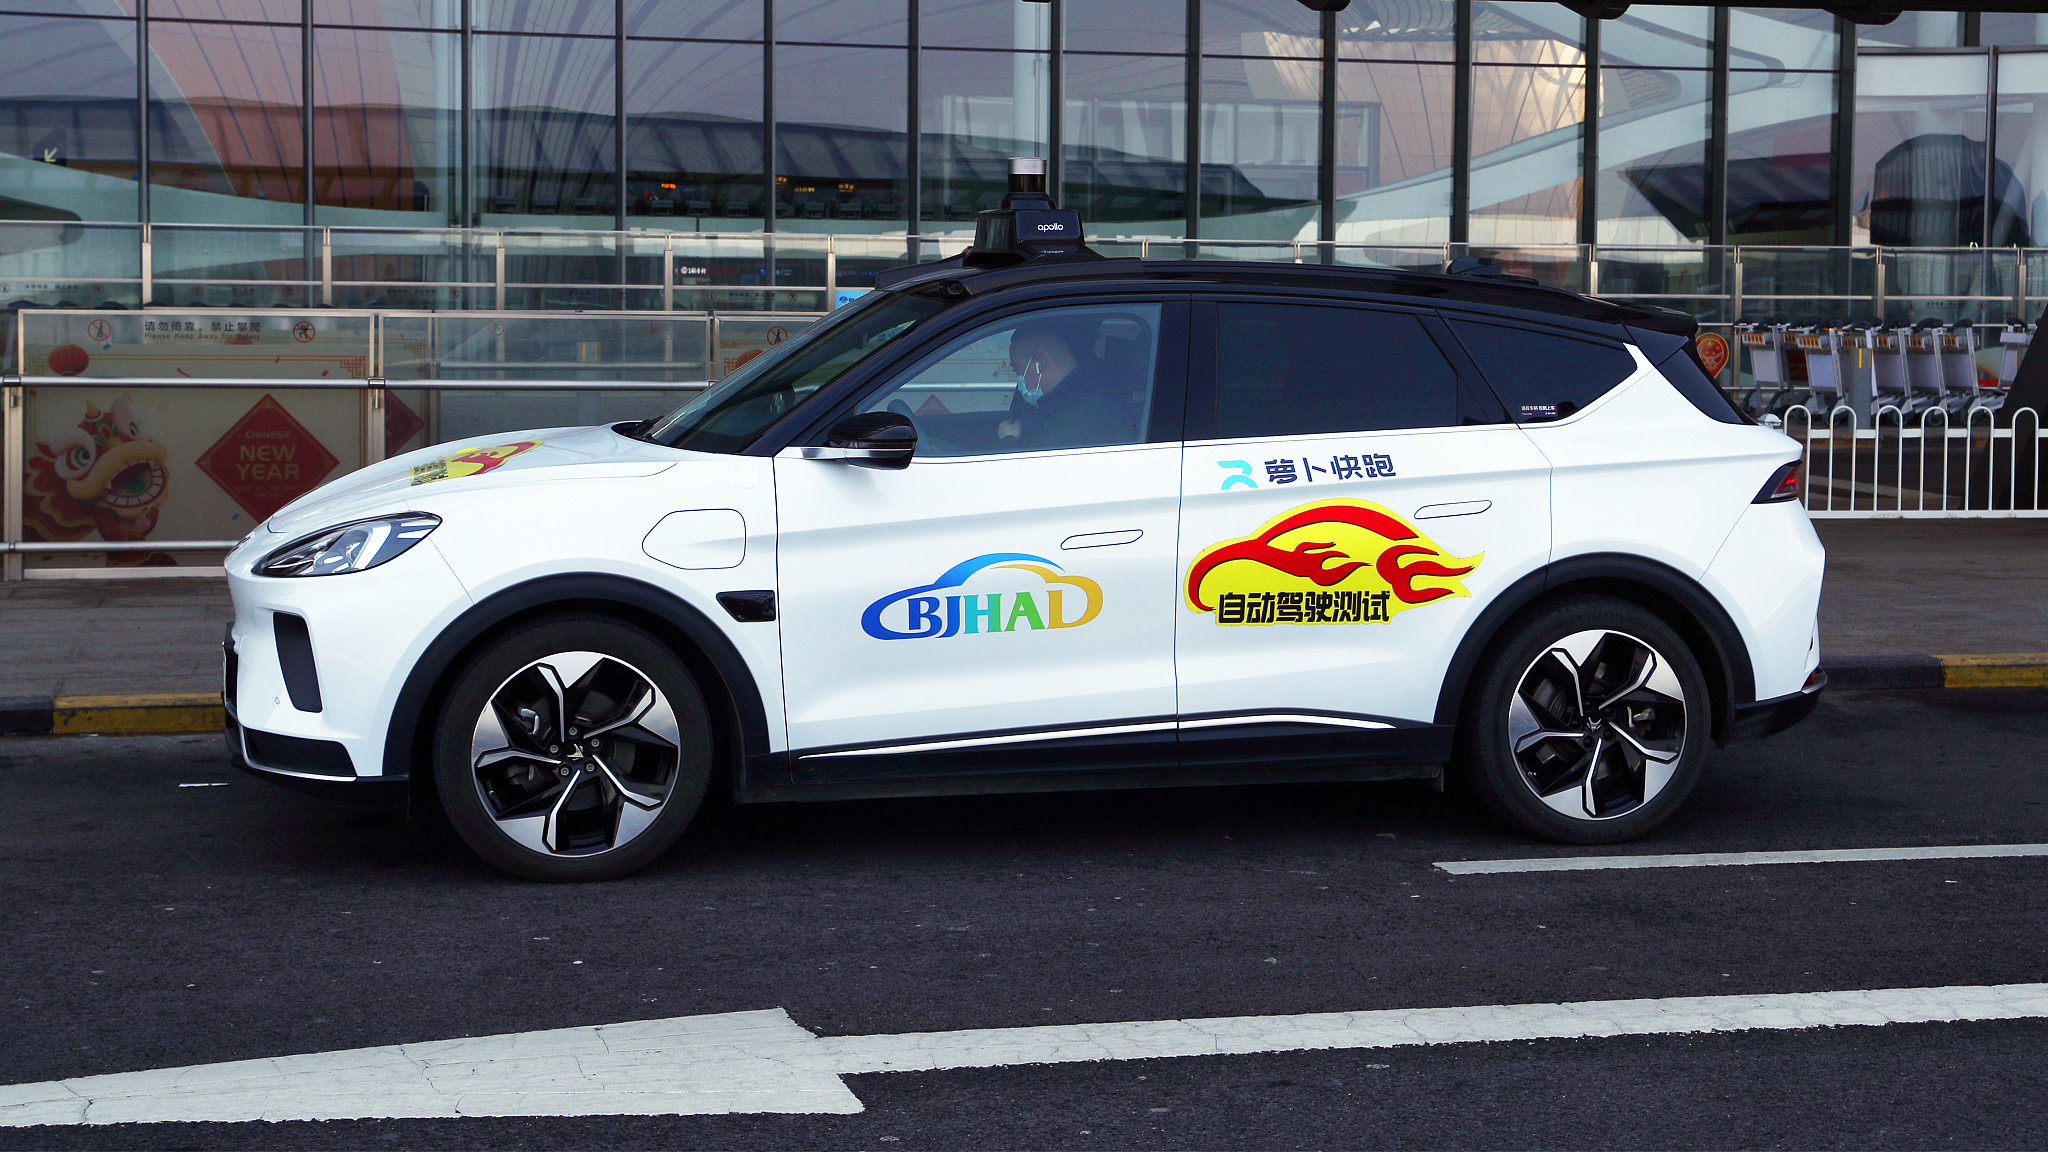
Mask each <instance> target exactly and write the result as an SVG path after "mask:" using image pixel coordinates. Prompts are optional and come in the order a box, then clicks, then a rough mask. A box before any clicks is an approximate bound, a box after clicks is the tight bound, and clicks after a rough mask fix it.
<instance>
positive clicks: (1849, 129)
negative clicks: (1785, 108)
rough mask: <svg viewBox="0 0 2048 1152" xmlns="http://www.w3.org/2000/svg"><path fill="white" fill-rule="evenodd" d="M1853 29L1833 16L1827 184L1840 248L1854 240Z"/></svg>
mask: <svg viewBox="0 0 2048 1152" xmlns="http://www.w3.org/2000/svg"><path fill="white" fill-rule="evenodd" d="M1856 30H1857V28H1856V25H1854V24H1851V23H1849V22H1848V21H1847V20H1844V19H1841V18H1840V17H1836V19H1835V36H1836V40H1837V46H1836V49H1835V120H1834V128H1833V132H1832V137H1833V139H1832V141H1831V144H1832V145H1833V150H1834V156H1833V157H1832V159H1833V162H1834V166H1833V167H1832V168H1831V169H1830V170H1829V172H1828V187H1829V191H1830V192H1831V193H1832V194H1833V195H1832V199H1833V201H1834V217H1835V219H1834V225H1835V243H1836V244H1838V245H1841V246H1843V247H1847V246H1849V245H1850V244H1853V243H1855V242H1856V233H1855V226H1856V222H1855V207H1856V206H1855V205H1854V204H1853V203H1851V202H1850V197H1851V196H1852V195H1854V194H1855V190H1856V186H1855V183H1854V181H1855V177H1856V171H1855V159H1856V151H1855V141H1856Z"/></svg>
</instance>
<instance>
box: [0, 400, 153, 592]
mask: <svg viewBox="0 0 2048 1152" xmlns="http://www.w3.org/2000/svg"><path fill="white" fill-rule="evenodd" d="M165 460H166V453H165V452H164V446H163V445H162V444H161V443H159V442H158V441H156V440H154V439H151V438H150V435H149V432H148V430H147V429H145V428H144V427H143V426H142V425H141V424H139V423H137V422H136V420H135V415H134V413H133V412H132V411H131V410H130V409H129V406H128V401H127V400H125V399H122V400H116V401H115V402H114V407H113V408H112V409H111V410H110V411H106V412H102V411H100V409H99V407H98V406H97V405H95V404H92V403H90V402H88V403H87V404H86V406H85V419H83V420H81V421H79V422H78V426H77V427H76V428H70V429H66V430H65V431H63V432H61V433H59V434H57V435H56V436H53V437H51V438H50V439H48V440H38V441H36V450H35V455H33V456H31V457H30V458H29V460H28V490H27V493H26V497H27V498H26V501H25V503H26V507H24V508H23V509H22V528H23V529H24V531H23V535H24V537H25V538H26V539H28V540H33V541H51V542H55V541H70V540H83V539H85V538H86V537H88V536H90V535H91V534H92V533H94V532H98V533H99V535H100V539H102V540H107V541H127V540H143V539H147V538H148V536H149V534H150V533H151V532H152V531H154V530H155V529H156V518H157V509H158V508H159V507H161V506H162V504H163V502H164V496H165V495H166V494H167V493H168V492H169V491H170V481H171V474H170V469H169V468H168V467H167V466H166V464H165ZM107 564H108V565H109V566H110V567H142V566H149V567H166V566H175V565H176V564H177V561H176V560H174V559H172V558H171V557H169V556H167V555H165V554H163V553H161V552H110V553H108V554H107Z"/></svg>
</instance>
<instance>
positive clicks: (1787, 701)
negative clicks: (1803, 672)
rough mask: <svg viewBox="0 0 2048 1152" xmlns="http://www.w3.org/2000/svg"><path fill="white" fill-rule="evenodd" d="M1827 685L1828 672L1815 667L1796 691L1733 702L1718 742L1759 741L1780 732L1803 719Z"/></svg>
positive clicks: (1816, 702)
mask: <svg viewBox="0 0 2048 1152" xmlns="http://www.w3.org/2000/svg"><path fill="white" fill-rule="evenodd" d="M1827 686H1828V674H1827V673H1826V672H1823V671H1821V670H1820V669H1818V668H1816V669H1814V670H1813V675H1812V676H1810V677H1808V678H1807V681H1806V685H1805V686H1804V687H1802V688H1801V689H1800V690H1799V691H1797V692H1794V693H1792V694H1790V695H1787V696H1774V697H1772V698H1771V699H1769V700H1757V701H1754V702H1752V703H1749V704H1737V705H1736V706H1735V707H1734V708H1733V709H1731V710H1730V714H1729V717H1728V723H1727V725H1726V727H1724V728H1723V729H1722V731H1721V742H1722V743H1724V744H1732V743H1734V742H1736V741H1738V740H1761V739H1763V738H1764V737H1766V736H1775V735H1777V734H1778V733H1780V732H1783V731H1784V730H1785V729H1787V728H1790V727H1791V726H1793V725H1794V724H1797V723H1799V722H1800V721H1801V720H1804V719H1806V717H1807V715H1808V714H1809V713H1811V712H1812V711H1813V710H1814V708H1815V706H1817V705H1818V704H1819V703H1820V694H1821V692H1822V690H1823V689H1825V688H1826V687H1827Z"/></svg>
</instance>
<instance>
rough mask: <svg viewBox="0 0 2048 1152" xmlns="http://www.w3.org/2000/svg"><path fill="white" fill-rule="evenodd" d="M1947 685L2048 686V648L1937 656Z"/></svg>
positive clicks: (1943, 684)
mask: <svg viewBox="0 0 2048 1152" xmlns="http://www.w3.org/2000/svg"><path fill="white" fill-rule="evenodd" d="M1935 659H1936V660H1939V661H1941V675H1942V687H1944V688H2048V652H2011V653H1998V654H1994V655H1970V656H1936V657H1935Z"/></svg>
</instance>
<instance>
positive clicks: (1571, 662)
mask: <svg viewBox="0 0 2048 1152" xmlns="http://www.w3.org/2000/svg"><path fill="white" fill-rule="evenodd" d="M1685 727H1686V699H1685V689H1684V687H1683V685H1681V683H1680V682H1679V679H1678V676H1677V674H1676V673H1675V671H1674V670H1673V668H1672V666H1671V663H1670V661H1668V660H1667V659H1665V658H1664V656H1663V655H1662V654H1660V653H1659V652H1658V651H1657V650H1656V649H1655V648H1653V647H1651V646H1650V645H1649V644H1647V643H1645V642H1644V641H1642V640H1640V639H1637V638H1636V637H1634V636H1631V635H1629V634H1627V633H1625V632H1616V631H1609V630H1605V629H1591V630H1587V631H1582V632H1574V633H1572V634H1571V635H1569V636H1566V637H1564V638H1563V639H1561V640H1558V641H1557V642H1555V643H1554V644H1551V645H1550V646H1549V647H1548V648H1547V649H1546V650H1545V651H1544V652H1543V653H1542V655H1540V656H1538V657H1536V659H1535V660H1534V661H1532V662H1531V663H1530V665H1529V667H1528V668H1527V669H1526V670H1524V671H1523V673H1522V678H1521V681H1520V683H1519V684H1517V685H1516V688H1515V695H1514V699H1513V701H1512V702H1511V703H1510V705H1509V709H1508V732H1507V737H1508V742H1509V745H1508V746H1509V752H1510V754H1511V755H1512V757H1513V760H1514V763H1515V765H1516V767H1517V768H1518V769H1519V770H1520V773H1521V777H1522V782H1523V784H1525V785H1526V786H1527V787H1528V788H1529V790H1530V791H1531V792H1533V793H1535V795H1536V797H1537V799H1539V800H1541V801H1542V802H1543V803H1544V804H1545V805H1547V806H1548V807H1550V808H1551V809H1553V810H1554V811H1556V812H1558V813H1560V814H1562V815H1565V816H1568V817H1571V818H1572V819H1574V820H1612V819H1614V818H1616V817H1619V816H1623V815H1626V814H1627V813H1630V812H1633V811H1635V810H1637V809H1639V808H1641V807H1642V806H1643V805H1645V804H1647V803H1649V802H1650V801H1651V800H1653V799H1655V798H1656V797H1657V795H1658V794H1659V793H1661V792H1663V791H1664V789H1665V787H1666V786H1667V785H1669V784H1670V783H1671V780H1672V777H1673V776H1674V774H1675V773H1676V771H1677V767H1678V763H1679V758H1680V756H1681V755H1683V753H1684V752H1685Z"/></svg>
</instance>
